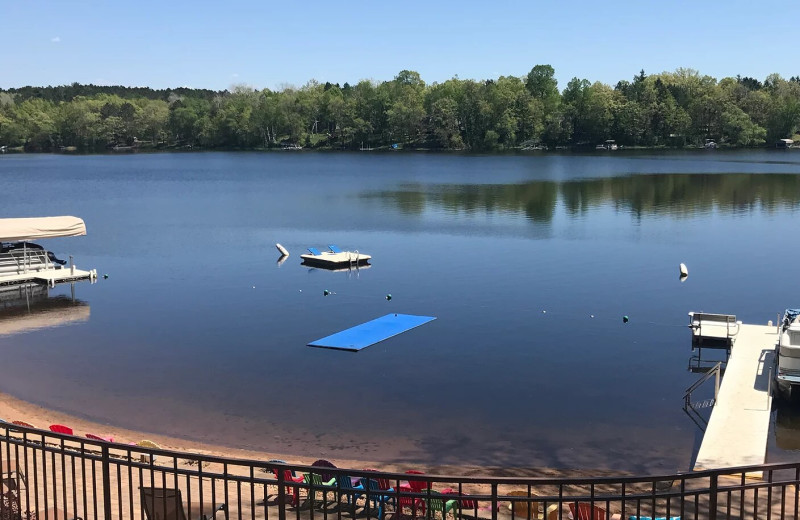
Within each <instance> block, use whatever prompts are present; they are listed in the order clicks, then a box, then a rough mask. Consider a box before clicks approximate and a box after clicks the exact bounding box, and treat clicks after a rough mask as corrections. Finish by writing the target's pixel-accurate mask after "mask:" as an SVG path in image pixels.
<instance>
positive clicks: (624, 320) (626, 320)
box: [622, 316, 630, 323]
mask: <svg viewBox="0 0 800 520" xmlns="http://www.w3.org/2000/svg"><path fill="white" fill-rule="evenodd" d="M629 319H630V318H628V317H627V316H623V317H622V323H628V320H629Z"/></svg>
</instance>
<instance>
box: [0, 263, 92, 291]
mask: <svg viewBox="0 0 800 520" xmlns="http://www.w3.org/2000/svg"><path fill="white" fill-rule="evenodd" d="M80 280H90V281H91V282H95V281H96V280H97V270H95V269H92V270H91V271H82V270H80V269H75V268H70V267H67V268H64V269H43V270H41V271H29V272H27V273H18V274H16V273H15V274H3V275H0V285H13V284H19V283H27V282H35V283H43V284H46V285H47V286H49V287H53V286H55V284H57V283H64V282H78V281H80Z"/></svg>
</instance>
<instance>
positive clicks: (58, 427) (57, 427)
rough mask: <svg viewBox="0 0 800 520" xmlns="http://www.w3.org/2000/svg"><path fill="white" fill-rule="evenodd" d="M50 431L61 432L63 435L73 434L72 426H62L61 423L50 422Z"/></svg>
mask: <svg viewBox="0 0 800 520" xmlns="http://www.w3.org/2000/svg"><path fill="white" fill-rule="evenodd" d="M50 431H51V432H55V433H63V434H65V435H74V432H73V431H72V428H70V427H69V426H64V425H63V424H51V425H50Z"/></svg>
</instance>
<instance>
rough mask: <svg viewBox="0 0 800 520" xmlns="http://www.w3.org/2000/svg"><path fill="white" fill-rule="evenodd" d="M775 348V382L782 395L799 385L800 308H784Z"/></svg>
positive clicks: (788, 393)
mask: <svg viewBox="0 0 800 520" xmlns="http://www.w3.org/2000/svg"><path fill="white" fill-rule="evenodd" d="M780 329H781V330H780V334H779V335H778V346H777V349H776V358H777V359H776V361H775V365H776V369H775V383H776V385H777V387H778V392H779V393H780V394H782V395H783V396H784V397H789V396H791V394H792V391H793V387H796V386H800V309H786V312H785V313H784V315H783V321H782V322H781V325H780Z"/></svg>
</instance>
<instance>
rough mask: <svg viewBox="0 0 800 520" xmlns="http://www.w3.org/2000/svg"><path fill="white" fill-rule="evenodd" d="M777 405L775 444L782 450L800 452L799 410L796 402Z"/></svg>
mask: <svg viewBox="0 0 800 520" xmlns="http://www.w3.org/2000/svg"><path fill="white" fill-rule="evenodd" d="M793 401H794V402H787V403H778V405H777V406H776V409H775V443H776V444H777V446H778V447H779V448H780V449H782V450H787V451H788V450H791V451H798V450H800V410H798V409H797V400H796V399H794V400H793Z"/></svg>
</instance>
